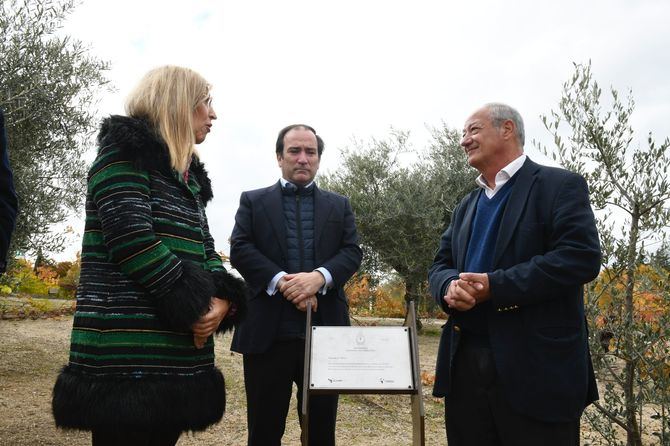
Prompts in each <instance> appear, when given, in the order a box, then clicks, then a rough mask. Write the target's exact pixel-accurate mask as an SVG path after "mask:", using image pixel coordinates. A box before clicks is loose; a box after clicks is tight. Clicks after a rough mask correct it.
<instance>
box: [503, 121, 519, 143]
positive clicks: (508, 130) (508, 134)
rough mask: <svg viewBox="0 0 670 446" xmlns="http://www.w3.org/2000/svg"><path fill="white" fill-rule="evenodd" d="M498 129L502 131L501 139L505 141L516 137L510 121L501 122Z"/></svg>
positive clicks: (512, 122) (513, 126)
mask: <svg viewBox="0 0 670 446" xmlns="http://www.w3.org/2000/svg"><path fill="white" fill-rule="evenodd" d="M500 128H501V129H502V131H503V138H505V139H509V138H513V137H514V136H515V135H516V126H515V125H514V121H512V120H511V119H508V120H506V121H505V122H503V123H502V125H501V126H500Z"/></svg>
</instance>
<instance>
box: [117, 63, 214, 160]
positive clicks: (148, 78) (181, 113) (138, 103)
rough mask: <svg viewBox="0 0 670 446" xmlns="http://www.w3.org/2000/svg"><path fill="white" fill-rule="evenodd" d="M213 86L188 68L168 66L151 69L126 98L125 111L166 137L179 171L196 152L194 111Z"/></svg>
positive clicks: (171, 157)
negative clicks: (149, 124)
mask: <svg viewBox="0 0 670 446" xmlns="http://www.w3.org/2000/svg"><path fill="white" fill-rule="evenodd" d="M209 90H210V85H209V84H208V83H207V81H206V80H205V79H204V78H203V77H202V76H200V75H199V74H198V73H196V72H195V71H193V70H191V69H189V68H183V67H177V66H172V65H166V66H163V67H158V68H154V69H153V70H151V71H149V72H148V73H147V74H146V75H144V77H143V78H142V80H141V81H140V82H139V84H138V85H137V86H136V87H135V89H134V90H133V92H132V93H130V95H129V96H128V99H127V100H126V113H127V114H128V116H132V117H134V118H141V119H146V120H147V121H149V123H151V124H152V125H153V126H154V127H155V128H156V129H157V130H158V133H159V134H160V136H162V137H163V140H165V143H166V144H167V146H168V150H169V152H170V163H171V164H172V168H174V169H175V170H176V171H177V172H180V173H184V171H186V170H187V169H188V166H189V163H190V162H191V157H192V156H193V155H194V154H196V155H197V153H196V151H195V135H194V134H193V112H194V110H195V108H196V107H197V105H198V104H199V103H200V102H201V101H203V100H205V99H206V98H207V97H208V96H209Z"/></svg>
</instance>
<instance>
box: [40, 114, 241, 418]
mask: <svg viewBox="0 0 670 446" xmlns="http://www.w3.org/2000/svg"><path fill="white" fill-rule="evenodd" d="M98 143H99V152H98V156H97V158H96V160H95V161H94V163H93V165H92V166H91V169H90V171H89V176H88V192H87V198H86V228H85V232H84V238H83V247H82V253H81V262H82V264H81V277H80V282H79V287H78V289H77V307H76V312H75V315H74V324H73V329H72V336H71V349H70V359H69V363H68V365H67V366H65V367H64V368H63V370H62V372H61V373H60V375H59V377H58V379H57V382H56V385H55V387H54V392H53V406H52V408H53V414H54V418H55V421H56V424H57V425H58V426H60V427H66V428H78V429H85V430H91V429H103V430H104V429H124V428H135V429H164V428H165V427H169V428H178V429H181V430H183V431H185V430H201V429H204V428H206V427H207V426H208V425H210V424H212V423H215V422H217V421H219V420H220V419H221V417H222V416H223V412H224V409H225V387H224V380H223V375H222V374H221V372H220V371H219V370H218V369H217V368H216V367H215V366H214V341H213V338H212V337H210V338H209V339H208V340H207V343H206V345H205V347H204V348H202V349H196V348H195V346H194V344H193V334H192V332H191V329H190V327H191V325H192V324H193V323H194V322H195V321H196V320H198V319H199V317H200V316H201V315H202V314H204V313H205V312H206V311H207V308H208V305H209V301H210V297H211V296H217V297H221V298H226V299H229V300H230V301H231V302H232V304H233V305H232V307H235V310H236V311H234V315H233V316H231V317H228V318H226V319H224V321H223V322H222V324H221V326H220V327H219V330H225V329H229V328H232V326H233V324H235V323H236V322H237V321H236V320H235V319H238V318H239V317H241V316H242V314H243V313H244V307H243V306H244V302H245V298H244V295H245V293H246V290H245V286H244V283H243V282H242V281H241V280H239V279H237V278H235V277H233V276H231V275H230V274H228V273H227V272H226V270H225V269H224V267H223V264H222V263H221V258H220V257H219V255H218V254H217V253H216V251H215V249H214V240H213V239H212V237H211V235H210V233H209V228H208V225H207V218H206V215H205V210H204V207H205V203H207V202H208V201H209V200H210V199H211V198H212V191H211V185H210V181H209V179H208V177H207V173H206V171H205V170H204V168H203V165H202V163H200V161H199V160H198V159H197V158H196V157H194V158H193V161H192V163H191V166H190V168H189V175H188V181H187V182H186V181H185V180H184V177H183V176H181V175H179V174H178V173H177V172H176V171H174V170H173V169H172V168H171V167H170V162H169V155H168V152H167V147H166V146H165V143H164V142H163V140H162V138H160V136H158V135H157V133H155V132H154V131H153V129H152V128H151V127H150V126H149V125H148V124H147V123H146V122H145V121H143V120H139V119H134V118H130V117H124V116H112V117H110V118H108V119H106V120H105V121H104V122H103V124H102V128H101V131H100V134H99V136H98Z"/></svg>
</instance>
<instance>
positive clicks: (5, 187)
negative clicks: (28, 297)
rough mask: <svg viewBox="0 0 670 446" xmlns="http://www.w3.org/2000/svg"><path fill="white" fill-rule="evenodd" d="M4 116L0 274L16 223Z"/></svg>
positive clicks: (0, 123)
mask: <svg viewBox="0 0 670 446" xmlns="http://www.w3.org/2000/svg"><path fill="white" fill-rule="evenodd" d="M7 149H8V147H7V134H6V132H5V116H4V114H3V113H2V110H0V273H2V272H4V270H5V260H6V259H7V250H8V249H9V242H10V240H11V236H12V231H13V230H14V223H15V221H16V210H17V202H16V192H15V191H14V180H13V177H12V169H11V168H10V167H9V154H8V153H7Z"/></svg>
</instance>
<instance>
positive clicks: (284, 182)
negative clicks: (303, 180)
mask: <svg viewBox="0 0 670 446" xmlns="http://www.w3.org/2000/svg"><path fill="white" fill-rule="evenodd" d="M279 181H280V182H281V187H286V184H288V183H290V181H288V180H286V179H284V177H281V178H280V179H279ZM312 184H314V180H312V181H310V182H309V183H308V184H305V185H304V186H303V188H304V189H307V188H308V187H310V186H311V185H312Z"/></svg>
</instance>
